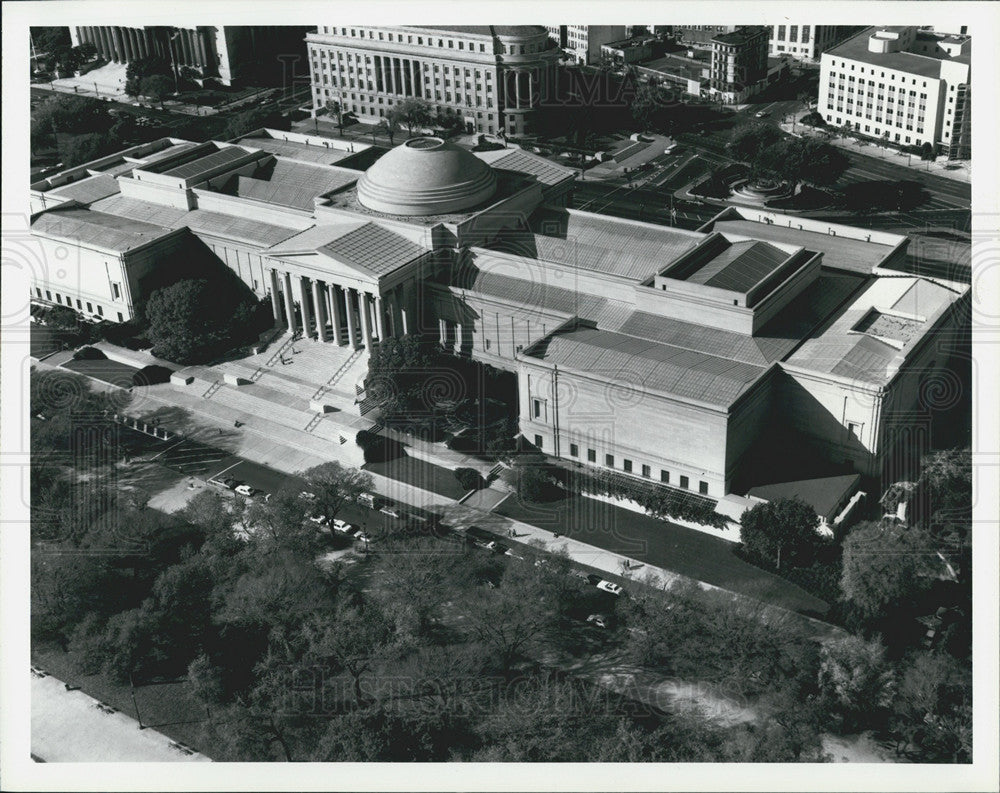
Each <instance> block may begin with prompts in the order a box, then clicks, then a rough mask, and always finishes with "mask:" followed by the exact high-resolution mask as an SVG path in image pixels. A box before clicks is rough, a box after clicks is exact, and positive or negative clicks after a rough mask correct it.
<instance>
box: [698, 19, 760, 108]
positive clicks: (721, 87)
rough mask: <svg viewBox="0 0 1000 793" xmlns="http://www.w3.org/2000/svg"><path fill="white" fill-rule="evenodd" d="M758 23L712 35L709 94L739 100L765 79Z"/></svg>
mask: <svg viewBox="0 0 1000 793" xmlns="http://www.w3.org/2000/svg"><path fill="white" fill-rule="evenodd" d="M769 35H770V31H769V29H768V28H766V27H764V26H762V25H748V26H745V27H739V28H737V29H736V30H734V31H732V32H730V33H719V34H717V35H715V36H713V37H712V39H711V47H712V71H711V77H710V82H709V90H710V92H711V94H712V95H713V96H715V97H717V98H718V99H720V100H721V101H723V102H742V101H744V100H745V99H746V98H747V97H749V96H752V95H753V94H755V93H757V92H758V91H759V90H761V89H762V88H763V87H764V85H765V84H766V81H767V75H768V62H767V42H768V36H769Z"/></svg>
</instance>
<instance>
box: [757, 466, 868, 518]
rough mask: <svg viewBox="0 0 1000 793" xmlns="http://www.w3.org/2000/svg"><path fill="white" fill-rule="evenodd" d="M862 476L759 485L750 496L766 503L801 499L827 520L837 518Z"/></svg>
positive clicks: (848, 475) (852, 475) (849, 475)
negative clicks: (838, 507) (832, 513)
mask: <svg viewBox="0 0 1000 793" xmlns="http://www.w3.org/2000/svg"><path fill="white" fill-rule="evenodd" d="M860 482H861V475H860V474H844V475H842V476H824V477H820V478H818V479H799V480H797V481H794V482H777V483H775V484H772V485H758V486H757V487H752V488H750V491H749V492H748V493H747V495H749V496H755V497H756V498H761V499H763V500H764V501H775V500H777V499H779V498H800V499H802V500H803V501H805V502H806V503H807V504H808V505H809V506H810V507H812V508H813V509H814V510H816V514H817V515H819V516H820V517H822V518H825V519H826V520H832V519H833V518H835V517H837V516H836V515H831V514H830V513H831V512H833V510H834V509H836V508H837V505H838V504H840V503H841V502H842V501H843V500H844V498H846V497H847V496H849V495H851V494H852V493H853V492H854V491H856V490H857V489H858V485H859V483H860Z"/></svg>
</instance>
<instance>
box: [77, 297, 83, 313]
mask: <svg viewBox="0 0 1000 793" xmlns="http://www.w3.org/2000/svg"><path fill="white" fill-rule="evenodd" d="M76 307H77V308H78V309H80V310H81V311H83V301H82V300H81V299H80V298H77V299H76Z"/></svg>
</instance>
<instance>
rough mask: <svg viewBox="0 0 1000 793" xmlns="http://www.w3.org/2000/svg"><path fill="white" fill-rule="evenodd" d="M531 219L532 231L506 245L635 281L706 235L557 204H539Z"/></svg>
mask: <svg viewBox="0 0 1000 793" xmlns="http://www.w3.org/2000/svg"><path fill="white" fill-rule="evenodd" d="M529 224H530V230H531V232H532V233H531V235H528V234H523V235H515V234H511V235H510V238H511V240H510V241H508V242H507V243H501V248H502V249H505V250H509V251H510V252H512V253H515V254H520V255H523V256H528V257H533V258H537V259H542V260H545V261H551V262H555V263H557V264H565V265H568V266H570V267H579V268H581V269H584V270H590V271H593V272H598V273H607V274H609V275H617V276H620V277H622V278H628V279H632V280H635V281H642V280H645V279H646V278H650V277H651V276H653V275H654V274H655V273H656V272H657V270H658V269H659V268H660V267H662V266H663V265H664V263H666V262H668V261H670V260H672V259H675V258H677V257H678V256H680V255H681V254H682V253H684V252H685V251H687V250H690V249H691V248H693V247H694V246H695V244H696V243H698V242H699V241H701V240H702V239H704V235H702V234H699V233H696V232H689V231H684V230H681V229H672V228H669V227H667V226H654V225H651V224H645V223H635V222H631V221H627V220H626V221H623V220H619V219H616V218H608V217H606V216H601V215H592V214H590V213H587V212H576V211H573V212H570V211H567V210H565V209H560V208H555V207H542V208H539V209H538V210H536V211H535V212H534V213H532V215H531V218H530V219H529Z"/></svg>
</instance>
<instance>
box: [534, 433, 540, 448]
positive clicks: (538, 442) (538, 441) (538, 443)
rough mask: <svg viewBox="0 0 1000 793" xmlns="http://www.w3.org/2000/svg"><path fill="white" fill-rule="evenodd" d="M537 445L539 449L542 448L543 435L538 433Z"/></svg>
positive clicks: (536, 437)
mask: <svg viewBox="0 0 1000 793" xmlns="http://www.w3.org/2000/svg"><path fill="white" fill-rule="evenodd" d="M535 446H537V447H538V448H539V449H541V448H542V436H541V435H536V436H535Z"/></svg>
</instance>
